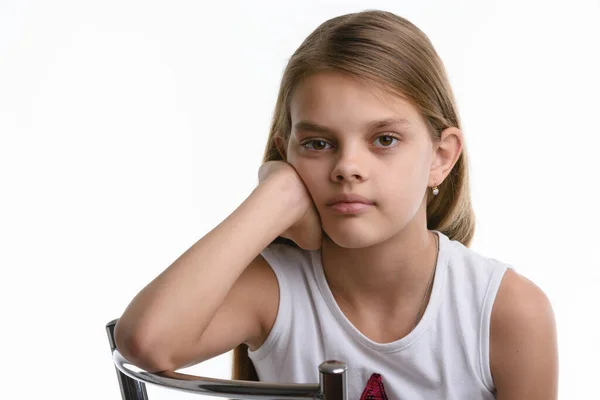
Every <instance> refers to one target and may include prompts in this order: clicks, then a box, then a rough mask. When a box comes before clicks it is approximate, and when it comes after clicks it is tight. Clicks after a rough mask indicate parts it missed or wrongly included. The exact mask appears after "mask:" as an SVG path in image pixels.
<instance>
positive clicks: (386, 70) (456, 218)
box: [233, 10, 475, 380]
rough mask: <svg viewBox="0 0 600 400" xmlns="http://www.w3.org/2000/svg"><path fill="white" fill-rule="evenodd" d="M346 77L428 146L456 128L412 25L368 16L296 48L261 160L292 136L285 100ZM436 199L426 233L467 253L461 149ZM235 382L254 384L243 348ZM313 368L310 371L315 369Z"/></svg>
mask: <svg viewBox="0 0 600 400" xmlns="http://www.w3.org/2000/svg"><path fill="white" fill-rule="evenodd" d="M326 71H333V72H339V73H343V74H346V75H348V76H351V77H353V78H355V79H358V80H360V81H361V82H365V83H368V84H370V85H372V86H373V87H375V88H378V89H382V90H384V91H386V92H388V93H392V94H395V95H397V96H400V97H402V98H404V99H406V100H408V101H409V102H410V103H411V104H413V105H414V106H415V107H416V108H417V109H418V110H419V111H420V113H421V115H422V116H423V118H424V120H425V121H426V123H427V125H428V128H429V133H430V135H431V139H432V140H433V141H439V140H440V135H441V132H442V131H443V130H444V129H446V128H449V127H456V128H459V129H460V128H461V126H460V119H459V115H458V110H457V107H456V102H455V99H454V95H453V93H452V89H451V87H450V83H449V80H448V77H447V74H446V70H445V67H444V64H443V63H442V61H441V59H440V57H439V56H438V54H437V52H436V51H435V49H434V47H433V45H432V43H431V41H430V40H429V38H428V37H427V36H426V35H425V33H423V32H422V31H421V30H420V29H419V28H418V27H416V26H415V25H414V24H412V23H411V22H410V21H408V20H406V19H404V18H402V17H400V16H398V15H395V14H393V13H391V12H386V11H379V10H366V11H362V12H358V13H352V14H346V15H342V16H338V17H335V18H332V19H330V20H328V21H326V22H324V23H323V24H321V25H320V26H319V27H318V28H317V29H315V31H313V32H312V33H311V34H310V35H309V36H308V37H307V38H306V39H305V40H304V42H303V43H302V44H301V45H300V47H299V48H298V49H297V50H296V52H295V53H294V54H293V55H292V57H291V58H290V60H289V62H288V64H287V67H286V68H285V71H284V73H283V77H282V80H281V86H280V89H279V95H278V97H277V103H276V105H275V112H274V115H273V121H272V125H271V130H270V133H269V137H268V140H267V145H266V149H265V153H264V157H263V161H264V162H266V161H271V160H282V156H281V154H280V153H279V151H278V149H277V146H276V144H275V139H276V138H277V137H280V138H281V139H283V141H284V143H287V140H288V139H289V136H290V133H291V116H290V101H291V98H292V94H293V92H294V89H295V88H296V87H298V85H299V84H300V83H301V82H302V81H303V80H304V79H306V78H307V77H308V76H310V75H312V74H315V73H317V72H326ZM438 187H439V194H438V195H437V196H433V194H432V193H431V191H429V192H428V195H427V196H428V198H427V228H428V229H431V230H439V231H440V232H442V233H444V234H445V235H446V236H448V237H449V238H450V239H451V240H456V241H459V242H461V243H462V244H463V245H465V246H467V247H468V246H469V245H470V243H471V240H472V238H473V234H474V230H475V215H474V213H473V209H472V206H471V198H470V189H469V171H468V162H467V152H466V145H465V143H464V142H463V148H462V152H461V154H460V156H459V158H458V160H457V162H456V164H455V165H454V167H453V169H452V171H451V172H450V174H449V175H448V177H447V178H446V179H445V180H444V182H442V183H441V184H438ZM233 362H234V364H233V378H234V379H252V380H257V379H258V378H257V376H256V371H255V370H254V367H253V366H252V363H251V361H250V360H249V359H248V354H247V347H246V346H244V345H242V346H239V347H238V348H236V349H235V350H234V360H233ZM315 368H316V367H315Z"/></svg>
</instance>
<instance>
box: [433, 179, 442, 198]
mask: <svg viewBox="0 0 600 400" xmlns="http://www.w3.org/2000/svg"><path fill="white" fill-rule="evenodd" d="M432 192H433V195H434V196H437V195H438V193H439V192H440V189H438V187H437V186H436V184H435V182H433V190H432Z"/></svg>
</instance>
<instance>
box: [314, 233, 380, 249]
mask: <svg viewBox="0 0 600 400" xmlns="http://www.w3.org/2000/svg"><path fill="white" fill-rule="evenodd" d="M324 230H325V234H326V235H327V238H328V240H330V241H331V242H333V243H335V244H336V245H337V246H339V247H343V248H345V249H360V248H364V247H370V246H373V245H375V244H377V243H380V242H381V241H382V238H380V237H378V235H376V234H373V233H369V232H367V231H366V230H365V229H361V230H355V229H344V230H340V229H336V230H326V229H324Z"/></svg>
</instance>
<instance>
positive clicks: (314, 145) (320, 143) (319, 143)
mask: <svg viewBox="0 0 600 400" xmlns="http://www.w3.org/2000/svg"><path fill="white" fill-rule="evenodd" d="M327 145H329V143H327V142H326V141H324V140H309V141H308V142H306V143H304V144H302V147H305V148H308V149H310V150H325V148H326V146H327Z"/></svg>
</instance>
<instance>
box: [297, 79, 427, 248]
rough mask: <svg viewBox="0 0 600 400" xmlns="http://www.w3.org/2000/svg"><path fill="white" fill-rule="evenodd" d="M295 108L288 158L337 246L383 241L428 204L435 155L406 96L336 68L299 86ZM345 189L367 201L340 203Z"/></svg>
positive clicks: (354, 246)
mask: <svg viewBox="0 0 600 400" xmlns="http://www.w3.org/2000/svg"><path fill="white" fill-rule="evenodd" d="M290 111H291V118H292V130H291V135H290V140H289V141H288V145H287V148H286V153H287V161H288V162H289V163H290V164H291V165H292V166H293V167H294V168H295V169H296V171H297V172H298V174H299V175H300V177H301V178H302V180H303V181H304V183H305V185H306V187H307V188H308V191H309V192H310V194H311V196H312V199H313V201H314V203H315V205H316V208H317V210H318V212H319V215H320V217H321V223H322V226H323V230H324V231H325V232H326V233H327V235H328V236H329V237H330V238H331V240H333V241H334V242H335V243H336V244H338V245H339V246H341V247H346V248H360V247H367V246H372V245H375V244H377V243H380V242H383V241H384V240H386V239H389V238H391V237H392V236H394V235H395V234H397V233H398V232H400V231H401V230H402V229H403V228H404V227H405V226H406V225H407V224H408V223H409V222H410V221H411V220H412V219H413V218H414V217H415V215H416V214H417V212H418V211H419V209H420V208H423V209H424V207H425V200H426V193H427V192H426V191H427V186H428V183H429V173H430V169H431V165H432V162H433V157H434V154H435V153H434V149H433V143H432V141H431V139H430V137H429V132H428V130H427V126H426V124H425V121H424V120H423V118H422V117H421V115H420V114H419V112H418V111H417V109H416V108H415V107H414V106H412V105H411V104H410V103H408V102H407V101H406V100H403V99H401V98H399V97H397V96H393V95H390V94H384V93H382V92H380V91H377V90H375V89H374V88H373V87H370V86H367V85H364V84H362V83H360V82H358V81H356V80H354V79H353V78H351V77H348V76H345V75H343V74H337V73H331V72H328V73H319V74H315V75H312V76H311V77H309V78H307V79H306V80H305V81H304V82H303V83H302V84H301V85H299V86H298V88H297V89H296V91H295V92H294V94H293V97H292V101H291V110H290ZM339 195H358V196H361V197H362V198H364V199H363V200H360V201H366V203H367V204H357V203H354V204H349V203H348V201H350V202H352V201H353V200H352V199H343V198H342V199H341V200H346V202H342V203H337V205H333V204H332V203H333V202H335V201H336V199H335V198H336V196H339ZM337 200H340V199H337Z"/></svg>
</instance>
